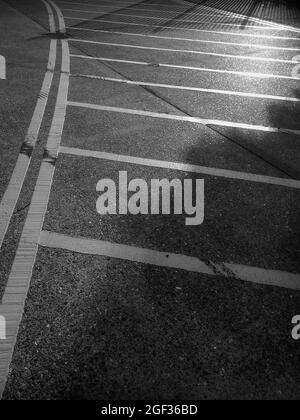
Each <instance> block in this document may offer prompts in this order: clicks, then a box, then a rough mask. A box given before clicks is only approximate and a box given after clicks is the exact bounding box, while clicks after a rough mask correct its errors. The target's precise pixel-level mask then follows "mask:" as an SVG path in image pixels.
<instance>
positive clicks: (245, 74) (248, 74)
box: [71, 54, 300, 80]
mask: <svg viewBox="0 0 300 420" xmlns="http://www.w3.org/2000/svg"><path fill="white" fill-rule="evenodd" d="M71 57H73V58H80V59H84V60H97V61H107V62H112V63H121V64H133V65H140V66H147V67H150V66H155V67H163V68H171V69H179V70H192V71H200V72H207V73H221V74H230V75H236V76H243V77H255V78H260V79H287V80H300V77H293V76H284V75H280V74H268V73H251V72H246V71H245V72H244V71H233V70H218V69H210V68H205V67H193V66H180V65H176V64H165V63H150V62H146V61H131V60H120V59H117V58H106V57H91V56H89V55H77V54H71Z"/></svg>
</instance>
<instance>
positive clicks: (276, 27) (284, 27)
mask: <svg viewBox="0 0 300 420" xmlns="http://www.w3.org/2000/svg"><path fill="white" fill-rule="evenodd" d="M102 8H104V9H105V8H106V9H107V8H110V7H109V6H104V7H102ZM62 10H64V11H72V12H81V13H89V14H99V13H102V11H100V10H83V9H73V8H62ZM121 10H122V9H121ZM136 12H138V10H137V11H136ZM112 13H113V14H114V15H117V13H118V10H116V11H115V10H112ZM124 15H125V16H130V17H137V18H139V17H143V16H144V15H133V14H132V13H130V15H129V14H124ZM193 16H195V14H192V15H191V17H193ZM146 17H147V19H155V20H162V19H165V20H170V17H169V18H168V16H163V17H162V18H158V17H154V16H146ZM196 17H197V16H196ZM200 17H201V18H202V17H204V18H205V17H212V16H211V14H204V13H201V15H200ZM222 17H223V16H216V18H217V19H219V18H222ZM171 18H172V19H174V20H176V22H183V23H196V24H202V23H209V24H210V25H212V24H216V23H217V24H222V25H228V24H227V23H223V22H221V21H220V22H212V21H208V22H203V21H202V22H201V21H197V20H194V21H190V20H185V19H177V18H176V16H171ZM233 18H235V19H236V20H239V19H243V20H245V19H247V22H254V23H257V24H259V25H267V26H266V28H268V27H269V28H270V29H273V30H281V31H289V32H294V33H300V29H299V28H297V27H293V26H287V25H281V24H277V23H274V22H270V21H264V20H261V19H258V18H251V17H249V16H245V15H236V16H233ZM229 25H234V26H239V27H240V26H241V23H235V24H232V23H230V24H229ZM253 27H254V26H253V25H251V26H248V28H250V29H251V28H253ZM259 28H262V29H266V28H265V27H264V26H263V27H262V26H259Z"/></svg>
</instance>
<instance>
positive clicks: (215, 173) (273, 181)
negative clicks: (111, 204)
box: [59, 146, 300, 190]
mask: <svg viewBox="0 0 300 420" xmlns="http://www.w3.org/2000/svg"><path fill="white" fill-rule="evenodd" d="M59 153H62V154H65V155H72V156H79V157H88V158H93V159H102V160H109V161H113V162H122V163H129V164H133V165H141V166H149V167H151V168H152V167H154V168H162V169H171V170H175V171H181V172H192V173H197V174H202V175H209V176H212V177H221V178H229V179H236V180H240V181H247V182H256V183H261V184H270V185H277V186H282V187H287V188H295V189H298V190H299V189H300V181H297V180H296V179H289V178H277V177H273V176H266V175H259V174H253V173H248V172H239V171H231V170H228V169H219V168H212V167H207V166H200V165H191V164H187V163H179V162H168V161H164V160H156V159H146V158H140V157H136V156H127V155H119V154H115V153H107V152H98V151H95V150H85V149H78V148H73V147H62V146H61V147H60V149H59Z"/></svg>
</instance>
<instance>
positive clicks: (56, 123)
mask: <svg viewBox="0 0 300 420" xmlns="http://www.w3.org/2000/svg"><path fill="white" fill-rule="evenodd" d="M51 4H53V2H51ZM60 30H61V31H62V30H63V26H62V25H61V27H60ZM61 45H62V68H61V77H60V83H59V90H58V96H57V102H56V106H55V111H54V117H53V121H52V125H51V129H50V133H49V137H48V142H47V146H46V151H45V157H44V159H43V162H42V165H41V169H40V173H39V176H38V179H37V183H36V187H35V190H34V193H33V197H32V201H31V205H30V208H29V211H28V215H27V218H26V221H25V225H24V229H23V232H22V235H21V239H20V242H19V245H18V249H17V252H16V257H15V260H14V263H13V266H12V270H11V273H10V276H9V279H8V283H7V286H6V288H5V291H4V295H3V299H2V304H1V305H0V313H1V315H2V316H4V317H5V318H6V320H7V339H6V340H0V354H1V359H0V397H1V396H2V393H3V391H4V388H5V384H6V380H7V375H8V372H9V366H10V362H11V359H12V355H13V351H14V346H15V343H16V340H17V335H18V331H19V326H20V322H21V320H22V316H23V311H24V307H25V301H26V297H27V294H28V290H29V286H30V280H31V276H32V270H33V267H34V263H35V259H36V255H37V250H38V243H39V237H40V233H41V229H42V226H43V221H44V217H45V213H46V210H47V205H48V200H49V195H50V189H51V184H52V179H53V175H54V170H55V161H56V157H57V154H58V148H59V145H60V141H61V135H62V130H63V126H64V121H65V115H66V106H67V95H68V87H69V72H70V58H69V47H68V42H67V41H66V40H62V41H61Z"/></svg>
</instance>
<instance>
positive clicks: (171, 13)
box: [60, 1, 229, 19]
mask: <svg viewBox="0 0 300 420" xmlns="http://www.w3.org/2000/svg"><path fill="white" fill-rule="evenodd" d="M60 3H62V4H72V5H75V7H77V6H84V7H86V6H87V7H98V8H100V9H108V10H112V11H113V10H114V9H116V8H118V7H120V6H121V5H120V6H119V5H115V6H114V5H110V6H107V5H104V4H96V3H77V2H72V3H70V2H65V1H61V2H60ZM142 6H148V5H147V4H142ZM149 6H150V5H149ZM194 6H195V7H196V5H194ZM124 8H128V12H131V11H133V12H140V11H141V12H147V13H149V12H150V13H151V12H159V13H160V14H162V15H163V16H164V17H165V18H167V19H176V17H177V16H178V15H179V14H180V15H181V14H185V15H186V16H191V15H196V16H201V17H202V16H209V17H212V14H211V13H207V12H205V11H204V10H201V11H200V10H198V12H200V13H197V11H194V12H193V13H191V12H190V10H191V8H192V6H189V7H186V8H185V10H180V11H178V10H176V8H174V7H173V8H172V10H166V9H162V8H161V7H160V8H159V9H151V8H148V7H147V8H146V9H144V8H143V7H140V5H134V4H130V5H128V4H124V5H122V7H121V10H122V9H124ZM91 11H93V12H96V13H99V12H100V10H99V9H98V10H91ZM216 14H217V15H218V17H227V19H228V18H229V15H226V16H224V14H223V13H222V11H219V10H217V9H216V10H215V12H214V15H216Z"/></svg>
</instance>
